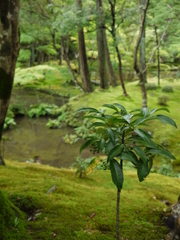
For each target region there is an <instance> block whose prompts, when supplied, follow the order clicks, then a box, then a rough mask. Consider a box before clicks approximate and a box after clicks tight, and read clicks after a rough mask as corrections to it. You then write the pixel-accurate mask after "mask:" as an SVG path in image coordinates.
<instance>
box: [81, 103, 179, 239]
mask: <svg viewBox="0 0 180 240" xmlns="http://www.w3.org/2000/svg"><path fill="white" fill-rule="evenodd" d="M102 107H103V109H101V110H98V109H96V108H82V109H79V110H78V112H86V113H88V114H87V115H86V116H85V117H87V118H91V119H93V120H94V122H93V123H92V124H91V126H90V127H89V128H90V129H92V131H94V134H95V135H94V136H89V137H87V141H86V142H85V143H84V144H83V145H82V146H81V148H80V153H81V152H82V150H83V149H85V148H87V147H89V146H90V147H91V148H92V150H93V152H94V153H100V152H103V153H104V154H105V155H106V156H107V163H109V165H110V172H111V177H112V181H113V183H114V184H115V185H116V187H117V212H116V239H117V240H119V204H120V192H121V189H122V187H123V182H124V177H123V162H124V161H125V160H127V161H130V162H131V163H132V164H133V165H134V166H135V167H136V168H137V175H138V179H139V181H140V182H142V181H143V180H144V179H145V178H146V177H147V176H148V174H149V173H150V170H151V168H152V166H153V159H154V157H155V156H156V155H161V156H163V157H166V158H170V159H175V157H174V156H173V155H172V154H171V153H170V152H169V151H168V150H166V149H165V148H164V147H163V146H161V145H159V144H156V143H155V142H154V141H153V138H152V134H151V133H150V132H148V131H145V130H144V129H142V127H143V126H144V125H147V123H148V122H149V121H152V120H160V121H161V122H163V123H167V124H170V125H172V126H174V127H177V126H176V123H175V122H174V121H173V120H172V119H171V118H170V117H168V116H165V115H161V114H158V115H155V113H156V112H157V111H160V110H164V111H167V112H169V110H168V109H167V108H163V107H162V108H156V109H153V110H151V111H149V109H148V108H143V109H140V108H137V109H134V110H132V111H130V112H129V113H128V112H127V110H126V108H125V107H124V106H122V105H121V104H118V103H115V104H104V105H103V106H102ZM104 108H105V109H104ZM106 109H111V114H107V113H106ZM112 110H113V113H112Z"/></svg>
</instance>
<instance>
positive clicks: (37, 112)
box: [28, 103, 60, 118]
mask: <svg viewBox="0 0 180 240" xmlns="http://www.w3.org/2000/svg"><path fill="white" fill-rule="evenodd" d="M59 114H60V110H59V107H58V106H56V105H55V104H47V103H40V104H37V105H31V106H30V109H29V111H28V116H29V117H30V118H32V117H37V118H38V117H40V116H58V115H59Z"/></svg>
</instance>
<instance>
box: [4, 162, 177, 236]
mask: <svg viewBox="0 0 180 240" xmlns="http://www.w3.org/2000/svg"><path fill="white" fill-rule="evenodd" d="M6 164H7V167H0V175H1V179H0V187H1V189H2V190H3V191H4V192H6V194H8V195H9V200H10V201H12V202H13V203H14V204H16V205H17V206H18V207H20V208H21V209H22V210H24V211H26V212H27V213H28V216H29V215H33V213H35V211H36V210H39V212H40V213H41V214H40V215H38V216H37V217H35V219H34V220H32V221H29V222H28V232H31V236H32V239H36V240H41V239H42V240H46V239H47V240H49V239H53V238H54V239H61V240H62V239H64V240H66V239H67V240H71V239H79V240H80V239H81V240H82V239H83V240H84V239H98V240H101V239H103V240H104V239H109V240H110V239H115V219H116V218H115V213H116V188H115V186H114V185H113V183H112V180H111V176H110V172H109V171H94V172H93V173H92V174H91V175H89V176H88V177H86V178H83V179H80V178H76V177H75V171H72V170H67V169H56V168H52V167H47V166H42V165H41V166H38V165H35V164H26V163H17V162H16V163H15V162H11V161H7V160H6ZM124 178H125V182H124V188H123V190H122V194H121V207H120V236H121V238H122V237H123V238H124V239H138V240H144V239H148V240H160V239H164V238H165V235H166V234H167V232H168V229H167V228H165V227H164V226H163V217H162V216H163V214H164V212H165V211H167V207H166V205H165V204H164V203H162V202H161V200H164V199H165V200H168V201H169V202H170V203H173V202H176V201H177V197H178V195H179V193H180V179H174V178H168V177H165V176H162V175H158V174H151V175H150V176H148V178H147V179H146V180H145V181H144V182H143V183H139V182H138V180H137V176H136V172H135V171H134V170H132V171H127V170H125V177H124ZM54 185H56V189H55V191H54V192H52V193H50V194H46V193H47V191H48V190H49V189H50V188H51V187H52V186H54ZM22 202H24V205H25V206H26V205H27V206H29V207H27V208H25V207H23V206H24V205H23V204H20V203H22ZM26 202H27V204H26ZM27 209H29V210H32V211H31V212H28V211H27ZM92 214H93V215H94V216H93V215H92ZM90 216H91V217H90ZM13 218H14V216H13ZM13 221H14V219H13ZM2 231H3V232H4V231H6V229H4V228H3V229H2ZM4 239H5V240H6V239H9V238H4ZM17 239H18V238H17ZM21 239H25V238H21Z"/></svg>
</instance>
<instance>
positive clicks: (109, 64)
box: [103, 28, 117, 86]
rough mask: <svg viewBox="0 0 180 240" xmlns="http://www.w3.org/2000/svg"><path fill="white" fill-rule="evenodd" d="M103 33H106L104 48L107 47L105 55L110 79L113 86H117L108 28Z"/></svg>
mask: <svg viewBox="0 0 180 240" xmlns="http://www.w3.org/2000/svg"><path fill="white" fill-rule="evenodd" d="M103 35H104V48H105V56H106V63H107V70H108V74H109V81H110V84H111V85H112V86H116V85H117V83H116V78H115V75H114V71H113V67H112V64H111V59H110V54H109V48H108V42H107V37H106V30H105V28H104V29H103Z"/></svg>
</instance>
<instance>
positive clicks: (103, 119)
mask: <svg viewBox="0 0 180 240" xmlns="http://www.w3.org/2000/svg"><path fill="white" fill-rule="evenodd" d="M83 118H95V119H98V120H101V121H104V122H105V118H103V117H98V116H91V115H90V116H84V117H83Z"/></svg>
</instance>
